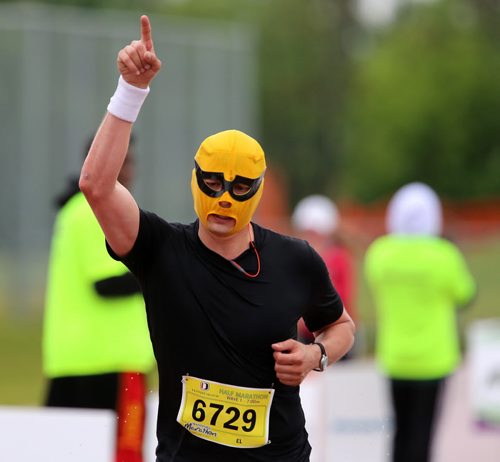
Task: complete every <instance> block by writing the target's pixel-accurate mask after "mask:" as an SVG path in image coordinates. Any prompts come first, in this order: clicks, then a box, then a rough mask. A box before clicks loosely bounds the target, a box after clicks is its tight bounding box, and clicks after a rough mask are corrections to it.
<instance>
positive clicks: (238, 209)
mask: <svg viewBox="0 0 500 462" xmlns="http://www.w3.org/2000/svg"><path fill="white" fill-rule="evenodd" d="M194 162H195V167H194V169H193V174H192V178H191V191H192V193H193V199H194V210H195V212H196V214H197V215H198V218H199V219H200V221H201V222H202V223H203V224H204V225H205V226H207V220H208V216H209V215H210V214H217V215H223V216H227V217H230V218H233V219H234V220H235V221H236V223H235V226H234V228H233V230H232V232H231V234H234V233H237V232H238V231H240V230H242V229H243V228H244V227H245V226H246V225H247V224H248V223H250V220H251V219H252V216H253V214H254V213H255V210H256V208H257V205H259V201H260V198H261V197H262V192H263V189H264V173H265V171H266V160H265V156H264V151H263V150H262V147H261V146H260V144H259V143H258V142H257V141H256V140H255V139H253V138H252V137H250V136H248V135H246V134H245V133H243V132H240V131H238V130H226V131H223V132H220V133H216V134H215V135H212V136H209V137H208V138H206V139H205V140H204V141H203V142H202V143H201V145H200V147H199V149H198V152H197V153H196V155H195V157H194ZM222 201H224V202H228V203H230V204H231V206H230V207H221V206H220V205H219V204H220V202H222Z"/></svg>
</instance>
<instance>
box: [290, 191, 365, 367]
mask: <svg viewBox="0 0 500 462" xmlns="http://www.w3.org/2000/svg"><path fill="white" fill-rule="evenodd" d="M340 221H341V218H340V214H339V211H338V208H337V206H336V204H335V203H334V202H333V201H332V200H331V199H329V198H328V197H326V196H322V195H319V194H314V195H311V196H307V197H304V198H303V199H301V200H300V201H299V202H298V203H297V205H296V206H295V209H294V211H293V214H292V227H293V229H294V230H295V231H296V232H297V234H298V235H299V237H301V238H303V239H305V240H306V241H308V242H309V244H311V245H312V246H313V247H314V248H315V249H316V251H317V252H318V253H319V254H320V255H321V256H322V257H323V260H324V261H325V264H326V266H327V268H328V272H329V273H330V277H331V279H332V282H333V285H334V286H335V288H336V289H337V292H338V293H339V295H340V298H341V299H342V300H343V302H344V305H345V308H346V310H347V312H348V313H349V316H351V319H352V320H353V321H354V322H355V324H356V326H357V331H358V335H359V325H358V321H359V319H358V315H357V312H356V265H355V262H354V258H353V255H352V253H351V250H350V248H349V246H348V245H347V243H346V242H345V239H344V238H343V236H342V234H341V231H340ZM299 338H300V340H301V341H303V342H305V343H309V342H311V341H312V339H313V338H314V336H313V334H312V333H311V332H310V331H309V329H307V327H306V326H305V324H304V321H303V319H301V320H300V321H299ZM354 350H355V348H354V349H353V350H351V351H350V352H349V353H347V354H346V355H345V356H344V358H343V359H348V358H350V357H352V356H353V353H354Z"/></svg>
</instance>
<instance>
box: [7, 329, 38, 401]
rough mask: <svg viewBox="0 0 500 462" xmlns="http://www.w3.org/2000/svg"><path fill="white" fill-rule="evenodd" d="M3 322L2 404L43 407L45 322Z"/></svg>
mask: <svg viewBox="0 0 500 462" xmlns="http://www.w3.org/2000/svg"><path fill="white" fill-rule="evenodd" d="M1 321H2V322H0V368H1V371H2V372H1V377H2V378H1V380H0V404H9V405H19V404H23V405H39V404H40V403H41V402H42V401H43V394H44V388H45V387H44V379H43V374H42V369H41V356H40V354H41V350H40V341H41V322H40V321H39V320H30V321H14V320H8V319H2V320H1Z"/></svg>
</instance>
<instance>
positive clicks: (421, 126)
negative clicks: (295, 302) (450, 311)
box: [0, 0, 500, 203]
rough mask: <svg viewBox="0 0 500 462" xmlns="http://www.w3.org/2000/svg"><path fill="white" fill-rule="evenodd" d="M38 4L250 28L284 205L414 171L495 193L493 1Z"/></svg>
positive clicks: (499, 149) (361, 189)
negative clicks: (379, 21)
mask: <svg viewBox="0 0 500 462" xmlns="http://www.w3.org/2000/svg"><path fill="white" fill-rule="evenodd" d="M0 1H2V0H0ZM41 1H42V2H43V0H41ZM45 2H46V3H54V4H61V5H62V4H66V5H78V6H85V7H103V8H122V9H129V10H135V11H137V12H138V13H139V12H140V13H142V12H148V13H165V14H168V15H182V16H190V17H199V18H212V19H228V20H237V21H241V22H245V23H250V24H253V25H255V26H256V29H257V30H258V31H259V33H260V50H259V56H260V62H259V74H260V93H259V103H258V106H259V107H260V119H261V136H260V139H261V141H262V143H263V145H264V146H265V148H266V153H267V155H268V158H269V160H270V162H271V163H274V164H279V165H280V166H281V168H282V169H283V170H284V172H285V174H286V176H287V177H288V179H289V182H290V186H291V187H290V188H289V190H290V192H291V201H292V202H293V203H295V202H296V201H297V200H298V199H299V198H300V197H302V196H304V195H307V194H310V193H323V194H327V195H330V196H334V197H337V198H338V197H339V196H341V197H345V198H350V199H354V200H362V201H372V200H376V199H379V198H382V197H384V196H388V195H390V194H391V193H392V192H393V191H394V190H395V189H396V188H397V187H399V186H400V185H401V184H403V183H405V182H407V181H410V180H414V179H418V180H421V181H426V182H428V183H430V184H432V185H433V186H434V188H435V189H436V190H437V191H438V192H439V194H440V195H443V196H444V197H449V198H458V199H459V198H465V197H488V196H492V195H497V196H498V195H499V194H500V175H499V174H498V172H499V171H500V130H499V127H498V122H497V119H498V114H499V109H500V79H498V75H500V53H499V50H498V47H499V41H498V35H499V31H500V21H499V10H498V0H436V1H434V2H430V3H428V2H424V3H421V2H417V3H415V2H408V3H407V5H406V8H404V9H403V10H402V11H401V14H400V15H399V17H398V18H397V19H396V21H395V22H394V23H392V24H390V25H388V26H386V27H385V28H384V29H381V30H376V31H375V32H374V31H371V30H366V29H363V28H362V26H361V25H360V24H359V23H357V22H356V21H355V19H354V18H353V15H352V13H351V8H352V5H351V3H352V2H350V1H349V0H336V1H335V0H211V1H210V2H207V1H206V0H49V1H45ZM363 46H364V48H363ZM165 59H166V62H168V57H166V58H165Z"/></svg>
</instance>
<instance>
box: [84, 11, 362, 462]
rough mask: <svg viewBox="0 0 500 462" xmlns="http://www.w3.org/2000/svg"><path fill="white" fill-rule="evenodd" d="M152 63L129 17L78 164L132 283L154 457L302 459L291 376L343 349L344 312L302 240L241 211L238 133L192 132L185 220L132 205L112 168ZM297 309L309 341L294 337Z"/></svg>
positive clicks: (249, 202) (121, 154)
mask: <svg viewBox="0 0 500 462" xmlns="http://www.w3.org/2000/svg"><path fill="white" fill-rule="evenodd" d="M160 67H161V62H160V60H159V59H158V57H157V56H156V53H155V50H154V47H153V40H152V36H151V26H150V23H149V19H148V18H147V17H146V16H142V17H141V38H140V40H136V41H134V42H132V43H131V44H130V45H128V46H126V47H124V48H123V49H122V50H121V51H120V52H119V53H118V69H119V72H120V74H121V75H120V79H119V83H118V87H117V90H116V92H115V94H114V95H113V97H112V98H111V101H110V103H109V106H108V112H107V113H106V115H105V117H104V120H103V122H102V124H101V126H100V127H99V130H98V131H97V134H96V136H95V139H94V142H93V144H92V147H91V148H90V151H89V154H88V156H87V158H86V160H85V163H84V165H83V167H82V171H81V176H80V188H81V190H82V191H83V193H84V195H85V197H86V198H87V201H88V202H89V204H90V206H91V208H92V210H93V212H94V214H95V215H96V217H97V219H98V221H99V223H100V225H101V227H102V229H103V231H104V234H105V235H106V240H107V244H108V249H109V252H110V254H111V255H112V256H113V257H114V258H115V259H118V260H120V261H123V263H124V264H125V265H126V266H127V267H128V268H129V270H130V271H131V272H132V273H133V274H134V275H135V276H136V278H137V280H138V281H139V283H140V285H141V287H142V291H143V295H144V299H145V306H146V313H147V317H148V326H149V330H150V335H151V340H152V343H153V348H154V352H155V356H156V360H157V364H158V374H159V409H158V420H157V432H156V433H157V437H158V446H157V449H156V457H157V459H156V460H157V462H166V461H174V460H175V461H190V462H191V461H198V460H203V461H206V462H211V461H217V462H221V461H239V462H247V461H263V462H264V461H265V462H270V461H287V462H307V461H309V457H310V453H311V446H310V445H309V442H308V435H307V432H306V430H305V421H304V413H303V410H302V407H301V403H300V397H299V385H300V384H301V383H302V381H303V380H304V378H305V377H306V376H307V374H309V373H310V372H311V371H312V370H316V371H323V370H325V368H326V367H327V366H328V365H329V364H331V363H334V362H335V361H337V360H338V359H339V358H341V357H342V356H344V354H345V353H346V352H347V351H348V350H349V349H350V348H351V346H352V344H353V336H354V324H353V322H352V320H351V319H350V317H349V315H348V314H347V312H346V310H345V309H344V306H343V303H342V300H341V299H340V297H339V296H338V294H337V292H336V290H335V288H334V287H333V286H332V284H331V281H330V277H329V275H328V271H327V269H326V266H325V264H324V262H323V260H322V259H321V257H320V256H319V255H318V254H317V253H316V252H315V251H314V250H313V249H312V248H311V247H310V246H309V244H308V243H307V242H305V241H302V240H298V239H293V238H291V237H288V236H283V235H280V234H278V233H275V232H272V231H270V230H268V229H265V228H263V227H261V226H259V225H257V224H256V223H254V222H252V221H251V220H252V216H253V214H254V212H255V210H256V207H257V205H258V203H259V200H260V198H261V196H262V191H263V187H264V174H265V170H266V163H265V156H264V152H263V150H262V148H261V146H260V145H259V143H258V142H257V141H256V140H255V139H253V138H252V137H250V136H248V135H246V134H244V133H242V132H240V131H238V130H229V131H224V132H221V133H217V134H215V135H212V136H209V137H208V138H207V139H206V140H205V141H203V142H202V143H201V145H200V148H199V150H198V152H197V153H196V156H195V159H194V161H195V163H194V170H193V174H192V182H191V188H192V193H193V199H194V208H195V211H196V213H197V215H198V219H197V220H196V221H194V222H193V223H189V224H178V223H170V222H168V221H166V220H164V219H162V218H160V217H158V216H157V215H156V214H154V213H152V212H149V211H146V210H142V209H140V208H139V207H138V205H137V203H136V202H135V200H134V198H133V197H132V195H131V194H130V192H129V191H128V190H127V189H126V188H125V187H124V186H123V185H121V184H120V183H119V182H118V181H117V178H118V172H119V170H120V166H121V164H122V163H123V160H124V158H125V155H126V150H127V145H128V140H129V136H130V133H131V129H132V126H133V123H134V122H135V120H136V118H137V116H138V114H139V111H140V108H141V105H142V103H143V102H144V100H145V98H146V96H147V94H148V92H149V84H150V82H151V81H152V80H153V78H154V77H155V76H156V74H157V73H158V71H159V70H160ZM301 317H302V318H303V319H304V320H305V322H306V325H307V327H308V328H309V330H310V331H312V332H313V333H314V335H315V341H314V342H313V343H311V344H309V345H306V344H303V343H300V342H298V341H297V340H296V339H297V321H298V319H299V318H301Z"/></svg>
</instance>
